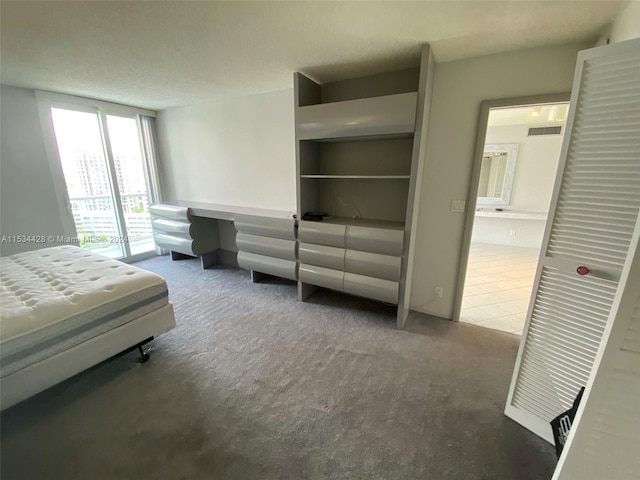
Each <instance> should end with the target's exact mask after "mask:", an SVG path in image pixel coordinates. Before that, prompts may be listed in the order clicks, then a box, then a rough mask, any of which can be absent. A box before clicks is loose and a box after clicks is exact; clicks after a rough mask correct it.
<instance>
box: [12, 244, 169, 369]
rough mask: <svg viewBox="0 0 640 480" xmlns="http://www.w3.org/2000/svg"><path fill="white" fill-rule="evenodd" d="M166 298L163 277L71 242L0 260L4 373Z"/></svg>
mask: <svg viewBox="0 0 640 480" xmlns="http://www.w3.org/2000/svg"><path fill="white" fill-rule="evenodd" d="M167 303H168V297H167V286H166V283H165V281H164V279H163V278H162V277H160V276H158V275H156V274H154V273H151V272H148V271H145V270H141V269H139V268H137V267H133V266H131V265H127V264H124V263H122V262H118V261H116V260H111V259H108V258H106V257H103V256H101V255H96V254H94V253H91V252H87V251H86V250H82V249H80V248H78V247H74V246H60V247H52V248H46V249H42V250H36V251H32V252H25V253H21V254H18V255H13V256H10V257H4V258H2V259H1V268H0V305H1V306H2V309H1V311H0V359H1V360H2V364H1V367H2V368H1V370H2V376H3V377H4V376H5V375H8V374H10V373H13V372H15V371H16V370H18V369H20V368H24V367H25V366H28V365H29V364H32V363H34V362H37V361H39V360H41V359H42V358H46V357H47V356H49V355H52V354H55V353H57V352H59V351H61V350H64V349H66V348H70V347H72V346H74V345H77V344H78V343H80V342H82V341H85V340H87V339H89V338H92V337H95V336H97V335H100V334H101V333H104V332H105V331H108V330H109V329H112V328H116V327H118V326H120V325H122V324H124V323H126V322H129V321H131V320H133V319H135V318H138V317H140V316H142V315H145V314H147V313H149V312H151V311H154V310H156V309H158V308H161V307H162V306H164V305H166V304H167Z"/></svg>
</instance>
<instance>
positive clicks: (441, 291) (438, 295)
mask: <svg viewBox="0 0 640 480" xmlns="http://www.w3.org/2000/svg"><path fill="white" fill-rule="evenodd" d="M443 295H444V289H443V288H442V287H436V289H435V296H436V298H442V296H443Z"/></svg>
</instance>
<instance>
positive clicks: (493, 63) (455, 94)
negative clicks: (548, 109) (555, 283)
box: [411, 45, 587, 318]
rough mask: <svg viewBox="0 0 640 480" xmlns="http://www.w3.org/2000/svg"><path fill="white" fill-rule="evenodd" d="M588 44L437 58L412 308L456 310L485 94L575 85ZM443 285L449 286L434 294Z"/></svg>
mask: <svg viewBox="0 0 640 480" xmlns="http://www.w3.org/2000/svg"><path fill="white" fill-rule="evenodd" d="M586 47H587V46H585V45H563V46H556V47H544V48H536V49H530V50H520V51H515V52H509V53H501V54H496V55H489V56H485V57H479V58H472V59H466V60H460V61H455V62H448V63H441V64H437V65H436V72H435V85H434V93H433V105H432V108H431V124H430V130H429V138H428V141H427V152H426V158H425V170H424V176H423V182H424V183H423V188H422V197H421V199H420V214H419V221H418V229H417V231H416V234H415V235H416V237H415V238H416V255H415V265H414V275H413V286H412V291H411V308H412V309H414V310H418V311H422V312H425V313H429V314H432V315H436V316H440V317H444V318H451V317H452V315H453V302H454V296H455V287H456V281H457V277H458V269H459V266H460V251H461V248H462V237H463V233H464V214H460V213H451V212H450V207H451V200H454V199H456V200H461V199H466V198H467V194H468V191H469V181H470V177H471V170H472V159H473V150H474V143H475V138H476V134H477V127H478V115H479V112H480V103H481V102H482V101H483V100H490V99H498V98H509V97H519V96H526V95H538V94H547V93H560V92H568V91H570V89H571V84H572V80H573V73H574V68H575V63H576V56H577V53H578V51H579V50H581V49H583V48H586ZM436 286H441V287H443V288H444V296H443V298H442V299H435V297H434V295H433V292H434V289H435V287H436Z"/></svg>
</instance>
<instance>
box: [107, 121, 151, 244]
mask: <svg viewBox="0 0 640 480" xmlns="http://www.w3.org/2000/svg"><path fill="white" fill-rule="evenodd" d="M107 130H108V132H109V141H110V142H111V152H112V154H113V161H114V163H115V171H116V177H117V179H116V180H117V186H118V190H119V192H120V200H121V202H122V210H123V212H124V220H125V225H126V229H127V234H126V236H127V238H128V240H129V246H130V248H131V254H132V255H135V254H138V253H144V252H148V251H151V250H153V249H154V248H155V244H154V241H153V232H152V230H151V217H150V215H149V194H148V189H147V182H146V175H145V169H144V161H143V158H142V153H141V152H142V150H141V148H140V137H139V135H138V125H137V123H136V120H135V119H134V118H128V117H118V116H113V115H107Z"/></svg>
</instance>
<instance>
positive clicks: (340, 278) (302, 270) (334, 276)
mask: <svg viewBox="0 0 640 480" xmlns="http://www.w3.org/2000/svg"><path fill="white" fill-rule="evenodd" d="M298 280H300V281H301V282H304V283H310V284H312V285H317V286H318V287H325V288H330V289H332V290H338V291H340V292H341V291H342V290H343V289H344V272H343V271H341V270H333V269H331V268H324V267H318V266H316V265H308V264H306V263H301V264H300V266H299V268H298Z"/></svg>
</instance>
